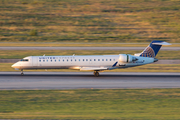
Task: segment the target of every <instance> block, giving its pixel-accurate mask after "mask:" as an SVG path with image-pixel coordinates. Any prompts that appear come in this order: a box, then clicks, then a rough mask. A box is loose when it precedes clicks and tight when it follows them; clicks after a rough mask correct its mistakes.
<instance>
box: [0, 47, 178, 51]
mask: <svg viewBox="0 0 180 120" xmlns="http://www.w3.org/2000/svg"><path fill="white" fill-rule="evenodd" d="M144 49H145V47H0V50H144ZM161 50H173V51H178V50H180V47H162V48H161Z"/></svg>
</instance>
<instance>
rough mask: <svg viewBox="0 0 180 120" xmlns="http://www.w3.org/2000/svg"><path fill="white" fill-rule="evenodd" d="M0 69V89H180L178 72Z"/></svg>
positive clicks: (179, 74)
mask: <svg viewBox="0 0 180 120" xmlns="http://www.w3.org/2000/svg"><path fill="white" fill-rule="evenodd" d="M24 74H25V75H24V76H21V75H20V72H0V89H1V90H12V89H18V90H36V89H39V90H46V89H60V90H61V89H134V88H136V89H142V88H180V73H141V72H140V73H136V72H134V73H132V72H128V73H127V72H102V73H100V76H99V77H95V76H93V73H92V72H24Z"/></svg>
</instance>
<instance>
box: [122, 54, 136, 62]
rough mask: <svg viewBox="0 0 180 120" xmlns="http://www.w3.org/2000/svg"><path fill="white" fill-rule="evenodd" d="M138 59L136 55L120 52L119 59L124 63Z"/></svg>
mask: <svg viewBox="0 0 180 120" xmlns="http://www.w3.org/2000/svg"><path fill="white" fill-rule="evenodd" d="M136 60H138V59H137V58H136V57H135V56H132V55H128V54H119V61H120V62H122V63H131V62H133V61H136Z"/></svg>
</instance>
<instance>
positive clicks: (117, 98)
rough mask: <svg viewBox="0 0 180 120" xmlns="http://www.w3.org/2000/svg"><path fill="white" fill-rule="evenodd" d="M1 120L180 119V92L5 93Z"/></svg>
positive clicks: (26, 91) (83, 91) (153, 90)
mask: <svg viewBox="0 0 180 120" xmlns="http://www.w3.org/2000/svg"><path fill="white" fill-rule="evenodd" d="M0 95H1V97H0V101H1V102H0V118H1V119H138V120H143V119H146V120H150V119H153V120H159V119H163V120H169V119H180V114H179V111H180V100H179V99H180V89H114V90H112V89H106V90H99V89H78V90H2V91H0Z"/></svg>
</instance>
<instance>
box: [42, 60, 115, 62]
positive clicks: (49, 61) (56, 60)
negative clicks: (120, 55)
mask: <svg viewBox="0 0 180 120" xmlns="http://www.w3.org/2000/svg"><path fill="white" fill-rule="evenodd" d="M61 61H62V62H65V61H66V62H68V61H71V62H72V61H73V59H70V60H69V59H66V60H64V59H63V60H39V62H61ZM74 61H115V59H74Z"/></svg>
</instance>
